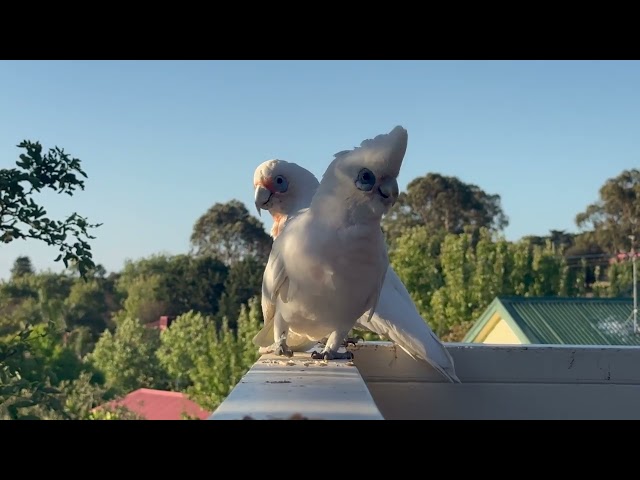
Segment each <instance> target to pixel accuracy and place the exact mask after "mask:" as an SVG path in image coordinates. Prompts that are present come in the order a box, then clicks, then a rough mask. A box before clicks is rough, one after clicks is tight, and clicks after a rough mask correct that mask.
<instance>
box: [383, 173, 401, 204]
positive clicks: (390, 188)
mask: <svg viewBox="0 0 640 480" xmlns="http://www.w3.org/2000/svg"><path fill="white" fill-rule="evenodd" d="M398 192H399V189H398V181H397V180H396V179H395V178H393V177H387V178H385V179H384V180H382V182H380V186H379V187H378V193H379V194H380V196H381V197H382V198H384V199H385V201H387V202H390V203H391V205H393V204H394V203H396V200H397V199H398Z"/></svg>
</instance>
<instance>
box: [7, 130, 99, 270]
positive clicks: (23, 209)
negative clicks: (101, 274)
mask: <svg viewBox="0 0 640 480" xmlns="http://www.w3.org/2000/svg"><path fill="white" fill-rule="evenodd" d="M18 148H22V149H24V150H26V153H22V154H20V160H18V161H17V162H16V165H17V167H18V168H3V169H0V242H4V243H10V242H12V241H14V240H16V239H34V240H39V241H43V242H45V243H46V244H48V245H52V246H56V247H58V249H59V251H60V252H61V253H60V255H58V257H57V258H56V259H55V261H59V260H60V259H62V261H63V262H64V264H65V266H66V267H68V266H69V264H70V262H75V263H76V264H77V265H78V270H79V271H80V273H84V272H85V271H86V270H87V269H89V268H94V267H95V264H94V263H93V259H92V253H91V246H90V245H89V243H88V242H87V240H88V239H93V238H95V237H94V236H92V235H91V234H90V233H89V231H90V230H91V229H92V228H96V227H98V226H100V224H90V223H89V222H88V221H87V219H86V218H84V217H81V216H80V215H78V214H77V213H73V214H72V215H70V216H69V217H67V218H66V219H65V220H52V219H50V218H48V217H47V216H46V215H47V212H46V210H45V209H44V208H43V207H42V206H40V205H38V204H37V203H36V202H35V201H34V199H33V194H34V193H37V192H41V191H42V190H43V189H45V188H47V189H50V190H53V191H54V192H56V193H66V194H67V195H69V196H72V195H73V194H74V192H75V191H76V190H77V189H78V188H80V189H82V190H84V180H82V179H81V178H78V175H80V176H83V177H85V178H86V177H87V174H86V173H85V172H84V170H82V167H81V166H80V160H79V159H77V158H71V157H70V156H69V155H68V154H67V153H65V152H64V150H63V149H60V148H58V147H55V148H52V149H49V151H48V152H47V153H44V154H43V152H42V145H40V143H39V142H35V143H33V142H30V141H28V140H25V141H23V142H21V143H20V144H19V145H18ZM71 237H75V241H73V240H71Z"/></svg>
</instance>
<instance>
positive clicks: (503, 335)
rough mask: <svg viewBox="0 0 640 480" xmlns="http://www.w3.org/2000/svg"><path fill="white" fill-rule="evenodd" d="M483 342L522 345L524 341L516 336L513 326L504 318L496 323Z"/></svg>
mask: <svg viewBox="0 0 640 480" xmlns="http://www.w3.org/2000/svg"><path fill="white" fill-rule="evenodd" d="M482 343H490V344H495V345H521V344H522V341H520V339H519V338H518V337H517V336H516V334H515V333H514V332H513V330H512V329H511V327H510V326H509V324H508V323H507V322H505V321H504V320H503V319H500V320H499V321H498V323H496V324H495V326H494V327H493V329H492V330H491V331H490V332H489V333H488V335H487V336H486V337H485V339H484V340H482Z"/></svg>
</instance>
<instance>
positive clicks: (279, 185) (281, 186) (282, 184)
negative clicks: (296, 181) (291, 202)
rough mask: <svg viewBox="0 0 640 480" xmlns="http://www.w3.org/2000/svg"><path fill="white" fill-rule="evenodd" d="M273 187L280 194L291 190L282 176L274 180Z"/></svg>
mask: <svg viewBox="0 0 640 480" xmlns="http://www.w3.org/2000/svg"><path fill="white" fill-rule="evenodd" d="M273 186H274V188H275V189H276V190H278V192H280V193H284V192H286V191H287V190H288V189H289V182H287V179H286V178H284V177H283V176H282V175H278V176H276V177H275V178H274V179H273Z"/></svg>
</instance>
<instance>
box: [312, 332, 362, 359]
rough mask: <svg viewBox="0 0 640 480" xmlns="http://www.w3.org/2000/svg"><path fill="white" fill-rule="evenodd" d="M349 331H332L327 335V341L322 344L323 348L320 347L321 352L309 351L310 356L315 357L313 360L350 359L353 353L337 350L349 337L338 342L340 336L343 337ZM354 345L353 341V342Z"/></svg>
mask: <svg viewBox="0 0 640 480" xmlns="http://www.w3.org/2000/svg"><path fill="white" fill-rule="evenodd" d="M348 333H349V332H343V333H340V332H333V333H332V334H331V335H329V338H328V339H327V342H326V344H325V346H324V348H323V349H322V352H316V351H314V352H312V353H311V358H313V359H315V360H319V359H323V360H351V359H352V358H353V353H351V352H349V351H347V352H344V353H343V352H339V351H338V349H339V348H340V347H341V346H345V345H346V344H347V343H348V341H349V339H348V338H347V340H346V341H344V342H342V343H341V342H340V339H341V338H345V337H347V335H348ZM353 343H354V345H355V342H353Z"/></svg>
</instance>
